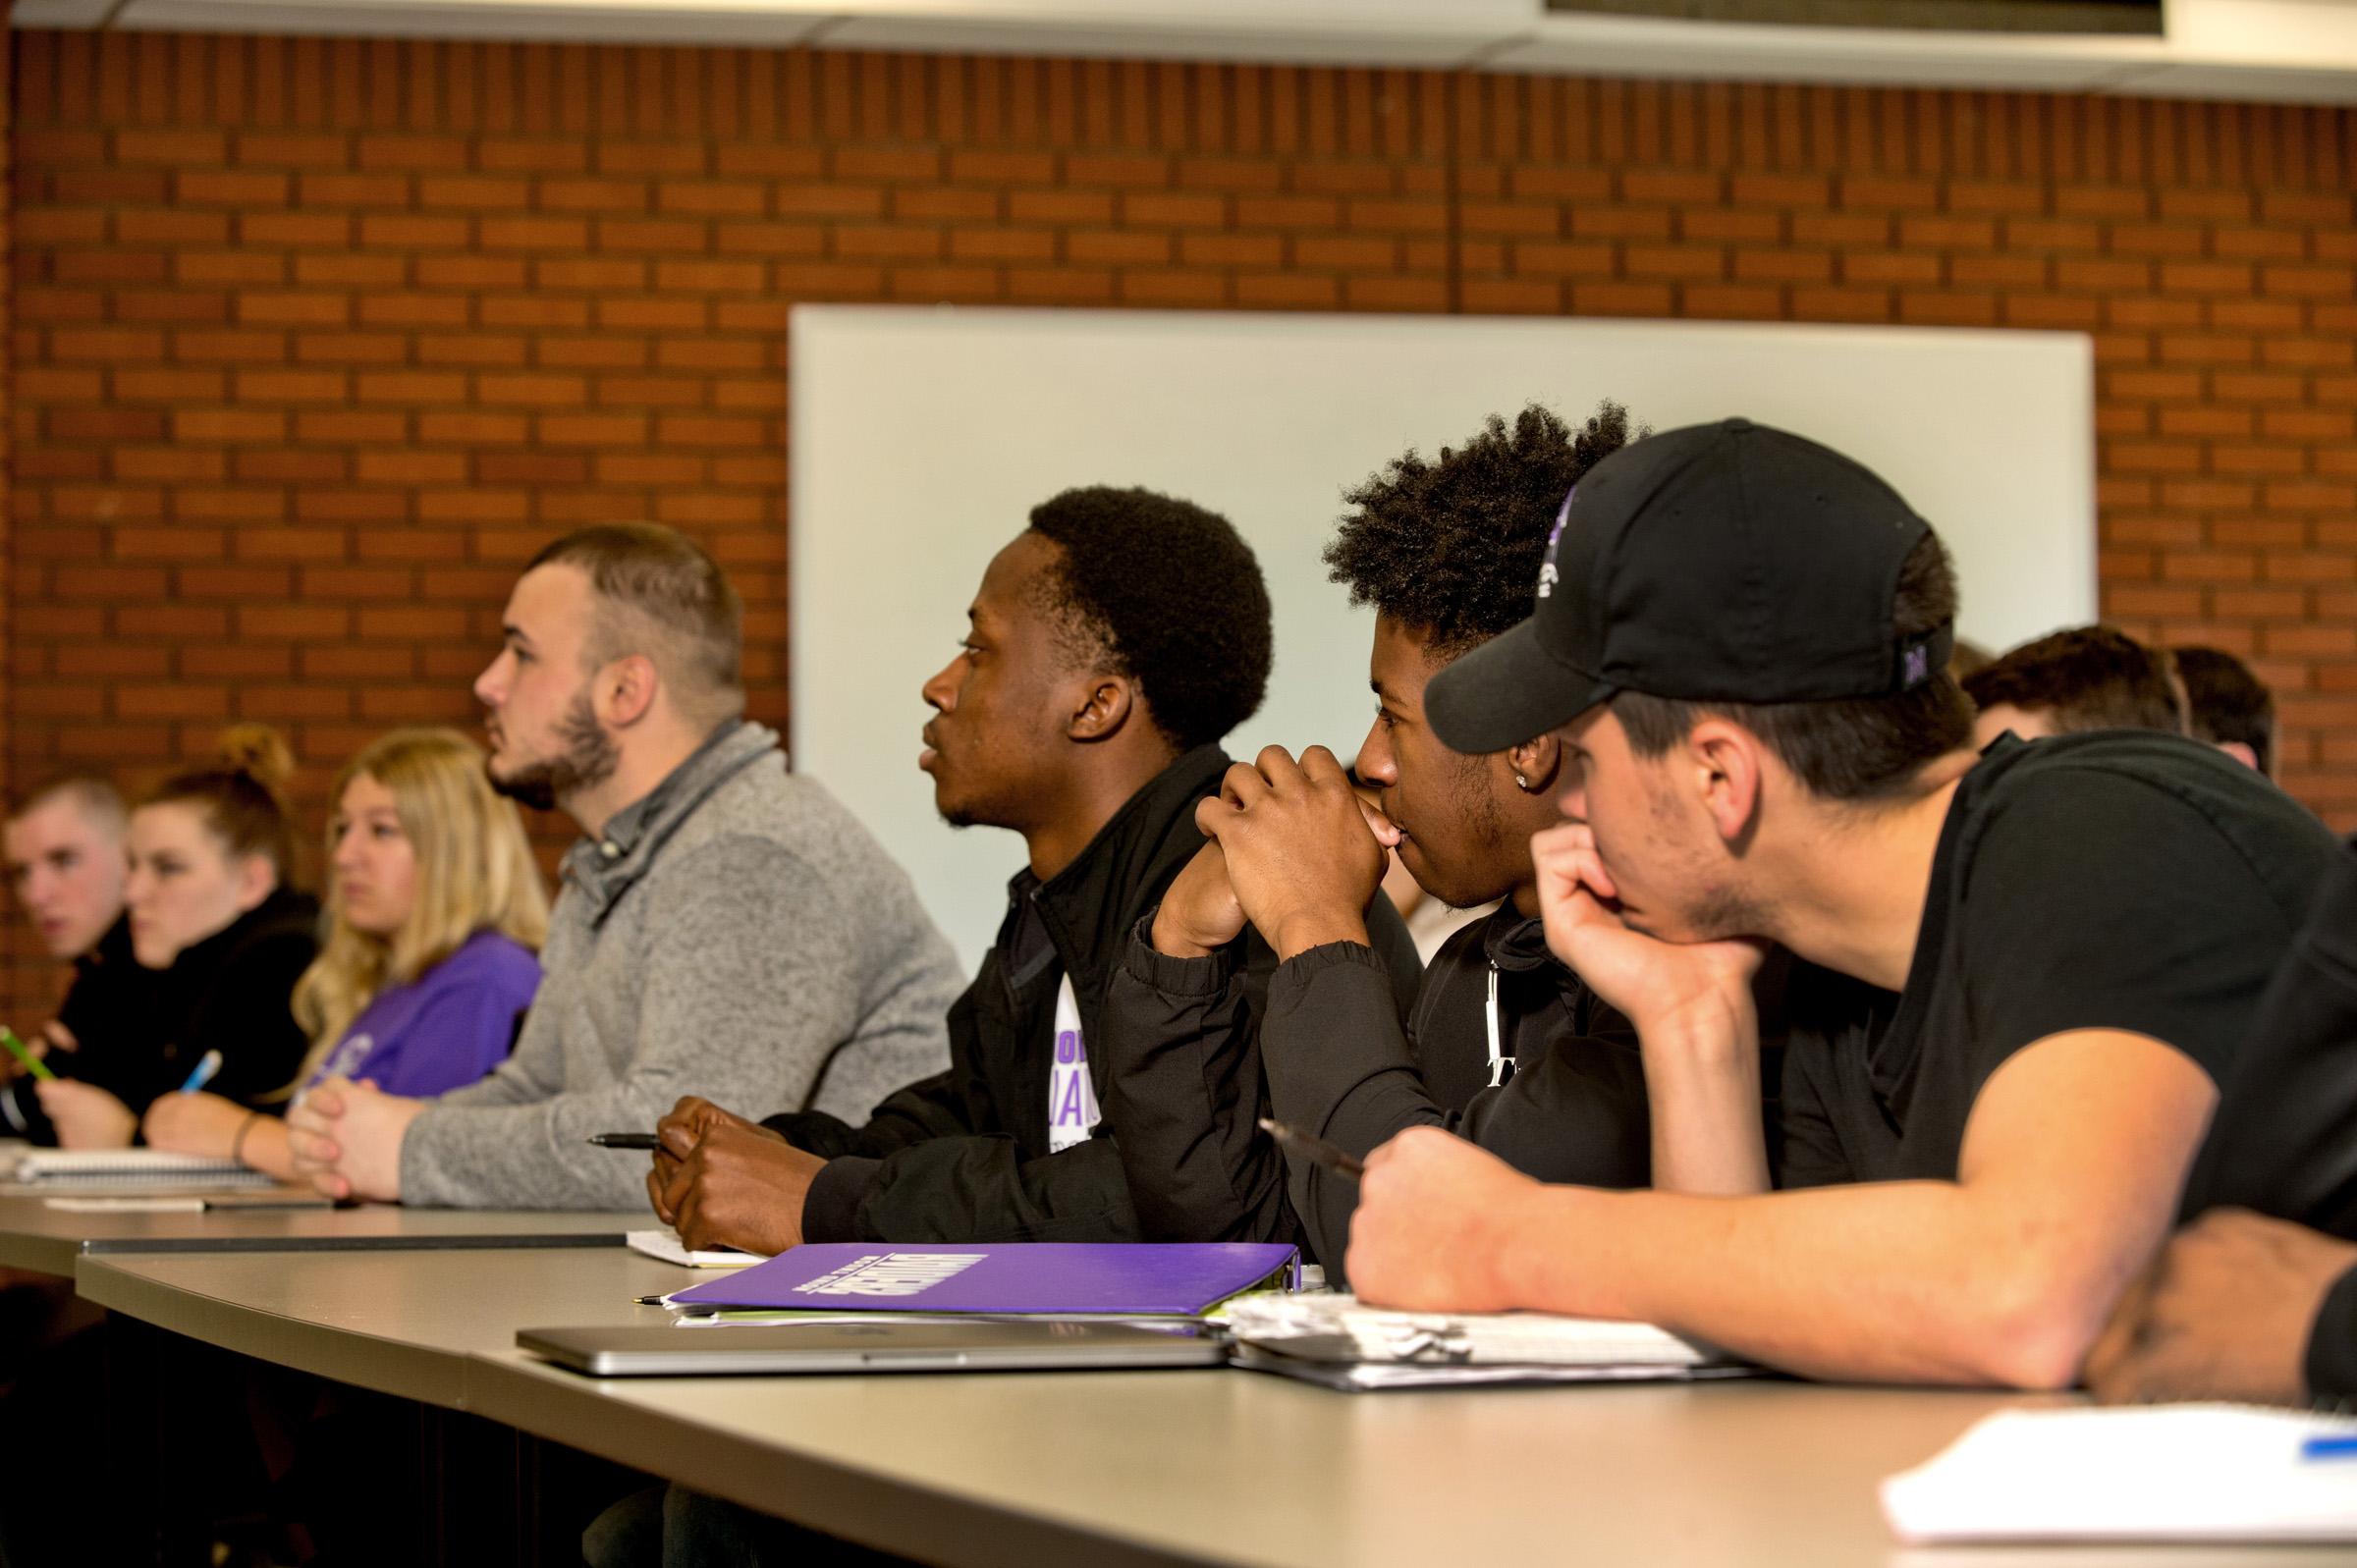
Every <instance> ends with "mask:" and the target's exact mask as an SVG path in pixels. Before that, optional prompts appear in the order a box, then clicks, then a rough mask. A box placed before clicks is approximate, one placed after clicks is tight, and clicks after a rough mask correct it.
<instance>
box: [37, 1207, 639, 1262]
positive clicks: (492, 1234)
mask: <svg viewBox="0 0 2357 1568" xmlns="http://www.w3.org/2000/svg"><path fill="white" fill-rule="evenodd" d="M248 1190H250V1189H248ZM136 1196H139V1195H138V1194H134V1193H128V1192H109V1193H99V1192H93V1191H88V1190H79V1191H73V1192H63V1191H59V1190H57V1189H54V1188H38V1189H35V1188H28V1187H24V1186H19V1185H15V1184H8V1185H0V1268H6V1269H25V1270H29V1271H33V1272H36V1273H47V1274H57V1275H60V1276H65V1275H71V1274H72V1273H73V1272H74V1268H75V1263H76V1260H77V1259H79V1258H80V1257H82V1255H83V1254H84V1253H111V1252H126V1251H128V1252H213V1251H220V1252H288V1251H304V1250H310V1249H314V1248H316V1249H328V1248H337V1247H357V1248H381V1249H396V1248H435V1249H442V1248H459V1247H485V1246H496V1247H544V1246H556V1247H616V1248H619V1247H620V1246H621V1244H622V1235H623V1232H624V1231H626V1230H632V1229H637V1230H645V1229H649V1228H652V1227H653V1226H654V1225H655V1224H656V1220H655V1217H653V1216H652V1215H651V1214H647V1213H645V1212H643V1211H641V1212H639V1213H636V1214H593V1213H579V1214H574V1213H536V1212H524V1211H519V1212H510V1211H504V1210H466V1209H404V1208H400V1207H398V1206H392V1205H384V1204H371V1205H366V1206H363V1207H361V1208H357V1209H272V1210H252V1211H244V1212H231V1213H218V1214H190V1213H187V1212H185V1211H183V1212H166V1213H155V1212H148V1213H126V1212H122V1211H114V1212H109V1213H105V1214H89V1213H80V1212H75V1211H71V1210H64V1209H55V1208H52V1207H50V1206H49V1203H48V1201H47V1200H48V1199H50V1198H53V1197H77V1198H81V1197H110V1198H111V1197H136ZM154 1196H158V1197H169V1196H177V1195H174V1194H155V1195H154Z"/></svg>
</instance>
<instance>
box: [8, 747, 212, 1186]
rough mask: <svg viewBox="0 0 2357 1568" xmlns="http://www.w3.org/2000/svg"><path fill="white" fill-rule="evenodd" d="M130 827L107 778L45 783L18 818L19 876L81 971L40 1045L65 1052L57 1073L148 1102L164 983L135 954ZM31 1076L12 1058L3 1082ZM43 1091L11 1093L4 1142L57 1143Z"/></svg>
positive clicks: (35, 918)
mask: <svg viewBox="0 0 2357 1568" xmlns="http://www.w3.org/2000/svg"><path fill="white" fill-rule="evenodd" d="M129 822H130V814H129V813H128V812H127V811H125V810H124V807H123V797H122V796H121V795H120V794H118V793H116V791H115V786H114V785H113V784H108V783H107V782H106V781H105V780H103V779H98V778H93V777H89V776H87V775H70V776H68V777H65V778H61V779H58V780H55V781H53V782H51V783H49V784H43V785H41V786H40V787H38V788H36V789H34V790H33V791H32V792H31V793H30V794H28V795H27V796H26V797H25V800H24V803H23V804H22V805H20V806H19V807H18V808H17V810H16V811H15V813H14V814H13V815H11V816H10V817H9V819H8V823H7V828H6V838H7V858H8V878H9V885H10V886H11V887H12V888H13V889H14V890H15V891H16V894H17V902H18V903H19V905H21V906H22V907H23V909H24V910H25V914H26V918H27V920H29V921H30V922H31V923H32V927H33V929H34V931H35V932H36V933H37V934H38V935H39V937H40V940H41V946H43V947H45V948H46V949H48V952H49V955H50V956H51V957H53V958H57V959H60V960H63V961H65V962H68V963H71V964H72V965H73V966H74V981H73V985H72V986H71V988H70V989H69V990H68V991H67V992H66V995H65V1000H63V1001H61V1002H60V1003H59V1004H58V1009H57V1016H56V1017H55V1018H53V1019H51V1020H50V1021H49V1022H48V1023H47V1024H45V1025H43V1026H42V1027H41V1029H40V1030H39V1032H38V1033H37V1034H36V1035H35V1036H34V1037H33V1039H32V1040H31V1041H30V1042H28V1044H29V1045H30V1046H31V1047H32V1049H33V1050H35V1051H44V1052H56V1053H58V1054H57V1055H56V1056H54V1057H53V1058H52V1059H51V1061H50V1062H49V1066H50V1068H51V1069H52V1070H53V1071H56V1072H58V1073H60V1074H61V1075H63V1076H67V1077H73V1078H79V1079H81V1080H82V1082H84V1083H89V1084H95V1085H97V1086H98V1087H99V1088H101V1089H104V1090H106V1091H108V1092H109V1093H110V1094H112V1095H114V1096H115V1097H116V1098H117V1099H118V1100H122V1101H125V1102H127V1103H129V1102H132V1101H134V1100H135V1099H136V1100H137V1101H138V1102H139V1103H141V1104H144V1102H145V1099H146V1098H147V1097H146V1096H143V1095H138V1094H137V1093H136V1090H135V1083H138V1082H143V1081H144V1080H145V1079H146V1077H148V1076H149V1075H151V1074H152V1072H153V1071H154V1064H155V1061H156V1058H157V1057H158V1056H159V1054H160V1053H161V1051H162V1048H163V1040H162V1037H161V1035H160V1034H159V1033H158V1028H159V1021H158V1019H157V1017H156V1015H155V1014H156V998H155V995H154V993H155V991H156V988H157V977H156V974H155V971H153V970H148V969H142V968H140V967H139V963H138V960H137V958H136V957H134V956H133V954H132V950H131V921H130V918H129V917H128V916H126V915H125V914H124V912H123V884H124V878H125V864H124V855H123V838H124V834H125V831H126V829H127V828H128V826H129ZM19 1070H20V1069H19V1068H18V1066H17V1063H16V1061H15V1059H14V1058H13V1057H12V1058H9V1059H8V1060H6V1061H0V1081H4V1080H9V1078H10V1075H11V1074H13V1073H16V1072H18V1071H19ZM183 1075H184V1076H185V1075H186V1074H185V1069H184V1073H183ZM36 1082H37V1080H35V1079H34V1078H32V1077H31V1076H30V1075H29V1074H27V1075H26V1076H23V1077H17V1078H15V1079H13V1081H6V1083H5V1088H0V1136H5V1137H21V1138H29V1139H30V1140H31V1141H33V1142H34V1143H54V1142H56V1141H57V1132H56V1128H55V1127H54V1126H53V1125H52V1124H51V1122H50V1120H49V1116H48V1112H46V1111H44V1110H43V1109H42V1108H41V1103H40V1100H39V1099H38V1098H37V1097H36V1096H35V1095H34V1094H33V1088H34V1085H35V1083H36Z"/></svg>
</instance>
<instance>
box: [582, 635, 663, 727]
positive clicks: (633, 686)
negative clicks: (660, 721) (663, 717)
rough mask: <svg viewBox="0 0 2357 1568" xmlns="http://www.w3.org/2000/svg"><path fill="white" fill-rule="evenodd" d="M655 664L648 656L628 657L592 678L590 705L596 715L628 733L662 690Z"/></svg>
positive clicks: (616, 661)
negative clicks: (592, 688) (656, 694)
mask: <svg viewBox="0 0 2357 1568" xmlns="http://www.w3.org/2000/svg"><path fill="white" fill-rule="evenodd" d="M662 683H663V682H662V677H661V676H658V675H657V674H656V673H655V662H654V661H653V660H652V659H649V658H648V657H647V656H646V655H645V654H642V653H632V654H625V655H624V656H623V657H622V658H620V659H617V660H615V661H614V662H613V663H612V664H610V665H608V666H606V667H605V668H604V669H603V670H600V671H599V672H598V673H597V674H596V676H593V677H592V684H593V686H594V688H595V689H594V691H593V692H592V694H591V698H590V700H591V702H592V704H593V706H594V707H595V709H596V712H597V716H598V717H599V718H600V719H602V720H604V721H605V722H606V723H607V724H609V725H612V726H613V727H614V728H615V729H617V730H628V729H629V728H630V726H632V725H634V724H636V723H638V722H639V721H640V720H642V719H644V718H645V717H646V716H647V714H648V712H649V711H650V710H652V709H653V707H654V705H655V693H656V692H657V691H658V690H660V689H661V687H662Z"/></svg>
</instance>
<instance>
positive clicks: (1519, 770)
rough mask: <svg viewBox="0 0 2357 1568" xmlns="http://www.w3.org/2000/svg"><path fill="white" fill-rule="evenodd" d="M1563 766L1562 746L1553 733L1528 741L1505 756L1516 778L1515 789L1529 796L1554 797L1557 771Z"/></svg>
mask: <svg viewBox="0 0 2357 1568" xmlns="http://www.w3.org/2000/svg"><path fill="white" fill-rule="evenodd" d="M1562 765H1563V747H1562V742H1561V741H1559V740H1557V739H1556V738H1555V736H1554V734H1553V733H1548V734H1543V735H1541V736H1539V737H1538V738H1537V739H1536V740H1525V741H1523V742H1522V744H1520V745H1518V746H1515V747H1513V748H1512V749H1510V750H1508V751H1507V754H1506V766H1507V771H1508V772H1509V773H1511V774H1512V775H1513V777H1514V787H1515V788H1517V789H1519V790H1521V791H1522V792H1523V793H1524V794H1529V795H1547V796H1550V797H1552V795H1553V793H1554V790H1555V774H1556V770H1557V769H1559V768H1561V767H1562Z"/></svg>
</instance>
